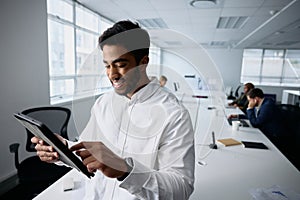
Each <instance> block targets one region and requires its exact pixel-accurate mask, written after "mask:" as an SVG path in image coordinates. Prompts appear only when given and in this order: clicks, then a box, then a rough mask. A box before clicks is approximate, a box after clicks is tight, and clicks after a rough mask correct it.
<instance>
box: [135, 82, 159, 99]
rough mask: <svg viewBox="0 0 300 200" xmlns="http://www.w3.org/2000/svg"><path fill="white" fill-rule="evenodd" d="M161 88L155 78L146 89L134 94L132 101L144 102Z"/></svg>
mask: <svg viewBox="0 0 300 200" xmlns="http://www.w3.org/2000/svg"><path fill="white" fill-rule="evenodd" d="M159 88H160V85H159V82H158V80H157V78H153V79H152V80H151V81H150V82H149V83H148V84H147V85H146V86H145V87H143V88H142V89H140V90H139V91H137V92H136V93H134V94H133V95H132V97H131V101H135V102H136V101H137V102H144V101H146V100H147V99H149V98H150V97H151V96H152V95H153V94H154V93H155V92H156V91H157V90H158V89H159Z"/></svg>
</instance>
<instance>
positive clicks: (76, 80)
mask: <svg viewBox="0 0 300 200" xmlns="http://www.w3.org/2000/svg"><path fill="white" fill-rule="evenodd" d="M47 13H48V48H49V51H48V53H49V77H50V81H49V83H50V103H51V104H57V103H62V102H67V101H71V100H73V98H74V97H76V98H81V97H86V96H90V95H95V94H98V93H101V92H103V91H106V90H109V89H111V84H110V82H109V80H108V78H107V77H106V75H105V74H104V73H103V72H104V69H100V67H101V66H102V60H100V59H101V57H100V55H99V54H97V53H98V52H97V50H96V48H97V45H98V37H99V35H100V34H101V33H102V32H103V31H104V30H106V29H107V28H109V27H111V26H112V24H113V23H112V22H111V21H109V20H107V19H105V18H103V17H101V16H99V15H98V14H96V13H94V12H92V11H91V10H89V9H87V8H85V7H83V6H81V5H80V4H78V3H76V2H75V1H72V0H48V1H47ZM152 46H153V45H152ZM149 56H150V65H149V68H150V69H151V68H153V67H151V64H154V65H155V64H157V66H158V65H159V64H160V49H159V48H158V47H153V48H151V49H150V55H149Z"/></svg>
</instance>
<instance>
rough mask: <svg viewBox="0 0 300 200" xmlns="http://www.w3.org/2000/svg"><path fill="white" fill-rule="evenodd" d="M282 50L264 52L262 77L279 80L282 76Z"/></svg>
mask: <svg viewBox="0 0 300 200" xmlns="http://www.w3.org/2000/svg"><path fill="white" fill-rule="evenodd" d="M283 54H284V51H283V50H265V54H264V61H263V66H262V76H263V77H264V76H269V77H273V78H279V80H280V77H281V75H282V67H283Z"/></svg>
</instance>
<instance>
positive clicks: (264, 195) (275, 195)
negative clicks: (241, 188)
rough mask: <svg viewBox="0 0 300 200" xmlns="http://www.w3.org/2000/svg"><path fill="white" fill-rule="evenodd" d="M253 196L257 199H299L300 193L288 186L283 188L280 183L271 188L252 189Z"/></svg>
mask: <svg viewBox="0 0 300 200" xmlns="http://www.w3.org/2000/svg"><path fill="white" fill-rule="evenodd" d="M249 192H250V194H251V196H252V197H253V199H255V200H287V199H288V200H299V199H300V194H299V193H296V192H294V191H293V190H290V189H288V188H283V187H280V186H278V185H274V186H272V187H270V188H257V189H251V190H250V191H249Z"/></svg>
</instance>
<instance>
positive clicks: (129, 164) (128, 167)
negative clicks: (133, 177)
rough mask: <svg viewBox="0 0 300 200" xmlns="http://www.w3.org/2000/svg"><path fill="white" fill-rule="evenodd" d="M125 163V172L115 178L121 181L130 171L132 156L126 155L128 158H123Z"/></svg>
mask: <svg viewBox="0 0 300 200" xmlns="http://www.w3.org/2000/svg"><path fill="white" fill-rule="evenodd" d="M124 161H125V164H126V166H127V172H125V174H124V175H123V176H121V177H119V178H117V180H118V181H123V180H124V179H125V178H126V177H127V176H128V175H129V174H130V172H131V171H132V169H133V160H132V158H130V157H128V158H124Z"/></svg>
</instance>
